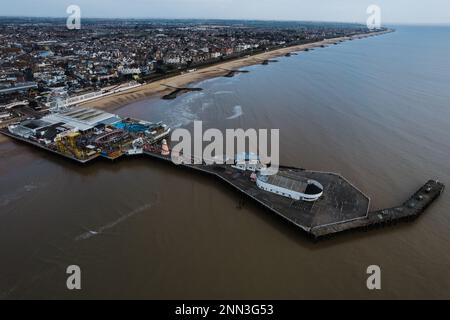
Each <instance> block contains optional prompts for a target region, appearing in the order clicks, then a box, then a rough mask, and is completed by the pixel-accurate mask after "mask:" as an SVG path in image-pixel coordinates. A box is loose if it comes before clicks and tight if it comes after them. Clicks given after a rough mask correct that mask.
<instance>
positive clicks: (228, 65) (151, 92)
mask: <svg viewBox="0 0 450 320" xmlns="http://www.w3.org/2000/svg"><path fill="white" fill-rule="evenodd" d="M387 32H390V31H387ZM384 33H386V31H381V32H372V33H368V34H362V35H355V36H352V37H339V38H332V39H326V40H323V41H319V42H314V43H308V44H303V45H297V46H292V47H286V48H281V49H277V50H273V51H268V52H264V53H261V54H256V55H253V56H250V57H245V58H240V59H237V60H233V61H227V62H224V63H220V64H217V65H214V66H209V67H205V68H201V69H198V70H196V71H194V72H191V73H185V74H182V75H177V76H174V77H171V78H168V79H163V80H158V81H155V82H152V83H149V84H145V85H143V86H141V87H138V88H134V89H130V90H128V91H124V92H120V93H117V94H113V95H110V96H107V97H101V98H99V99H95V100H91V101H88V102H86V103H82V104H81V105H82V106H84V107H89V108H99V109H105V110H109V111H114V110H116V109H118V108H120V107H122V106H124V105H127V104H129V103H131V102H135V101H139V100H143V99H146V98H149V97H154V96H162V95H164V94H167V93H169V92H170V91H172V89H169V88H167V87H165V86H163V84H166V85H170V86H174V87H183V86H187V85H189V84H191V83H195V82H199V81H202V80H206V79H211V78H215V77H220V76H224V75H226V74H227V73H228V72H229V71H227V70H234V69H239V68H242V67H247V66H251V65H256V64H260V63H262V61H264V60H268V59H273V58H277V57H281V56H284V55H285V54H287V53H292V52H298V51H303V50H305V49H313V48H317V47H320V46H327V45H332V44H334V43H336V42H342V41H348V40H350V39H351V40H353V39H362V38H367V37H369V36H374V35H381V34H384ZM224 69H227V70H224Z"/></svg>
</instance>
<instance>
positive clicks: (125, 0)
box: [0, 0, 450, 24]
mask: <svg viewBox="0 0 450 320" xmlns="http://www.w3.org/2000/svg"><path fill="white" fill-rule="evenodd" d="M1 2H2V3H1V4H0V6H1V7H0V16H45V17H62V16H66V8H67V6H68V5H70V4H76V5H79V6H80V7H81V10H82V16H84V17H97V18H116V17H124V18H127V17H136V18H220V19H261V20H309V21H344V22H365V21H366V19H367V14H366V9H367V7H368V6H369V5H370V4H377V5H379V6H380V7H381V10H382V21H383V22H384V23H386V24H388V23H421V24H422V23H427V24H428V23H434V24H450V0H8V1H7V0H1Z"/></svg>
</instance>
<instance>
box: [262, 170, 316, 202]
mask: <svg viewBox="0 0 450 320" xmlns="http://www.w3.org/2000/svg"><path fill="white" fill-rule="evenodd" d="M256 185H257V186H258V188H260V189H262V190H265V191H268V192H271V193H274V194H277V195H280V196H283V197H286V198H290V199H294V200H298V201H300V200H302V201H311V202H312V201H316V200H318V199H319V198H320V197H321V196H322V195H323V186H322V185H321V184H320V183H319V182H317V181H315V180H310V179H306V178H304V179H299V177H295V179H294V178H291V177H289V176H288V175H284V174H282V173H278V174H275V175H262V174H258V176H257V179H256Z"/></svg>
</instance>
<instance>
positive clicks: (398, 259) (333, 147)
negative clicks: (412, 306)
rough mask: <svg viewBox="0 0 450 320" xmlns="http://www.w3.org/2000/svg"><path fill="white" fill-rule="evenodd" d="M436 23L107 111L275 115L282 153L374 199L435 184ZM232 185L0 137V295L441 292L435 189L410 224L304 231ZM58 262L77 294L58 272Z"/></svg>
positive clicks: (439, 63)
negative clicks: (333, 232) (71, 157)
mask: <svg viewBox="0 0 450 320" xmlns="http://www.w3.org/2000/svg"><path fill="white" fill-rule="evenodd" d="M449 35H450V28H431V27H430V28H428V27H423V28H415V27H408V28H399V29H398V31H397V32H396V33H394V34H389V35H385V36H382V37H377V38H370V39H365V40H360V41H353V42H348V43H344V44H341V45H339V46H332V47H329V48H324V49H317V50H315V51H312V52H309V53H305V54H300V55H298V56H293V57H290V58H282V59H280V62H278V63H275V64H271V65H269V66H254V67H250V68H248V69H249V70H251V73H249V74H241V75H239V76H237V77H235V78H231V79H225V78H220V79H213V80H209V81H205V82H203V83H201V84H200V85H201V86H202V87H203V88H204V89H205V90H204V91H203V92H201V93H194V94H189V95H185V96H183V97H182V98H180V99H178V100H176V101H170V102H167V101H160V100H156V99H153V100H149V101H142V102H138V103H134V104H131V105H129V106H125V107H123V108H121V109H119V110H117V113H119V114H120V115H130V116H134V117H140V118H143V119H147V120H163V121H166V122H168V123H169V124H170V125H172V126H174V127H176V126H186V127H189V126H190V125H191V123H192V121H193V120H196V119H198V120H203V121H204V126H205V127H218V128H221V129H224V128H237V127H242V128H251V127H255V128H280V129H281V153H282V155H281V158H282V163H283V164H286V165H295V166H300V167H305V168H309V169H316V170H326V171H335V172H339V173H341V174H343V175H344V176H345V177H347V178H348V179H349V180H351V181H352V182H353V183H354V184H355V185H357V186H358V187H359V188H361V189H362V190H363V191H364V192H366V193H367V194H368V195H369V196H370V197H371V198H372V208H373V209H378V208H383V207H390V206H394V205H397V204H400V203H402V202H403V201H404V200H405V199H407V198H408V197H409V196H410V194H411V193H412V192H414V191H415V190H416V189H417V188H418V187H419V186H421V185H422V184H423V183H424V182H425V181H426V180H428V179H430V178H439V179H440V180H441V181H443V182H445V183H446V184H447V185H449V184H450V161H449V159H450V133H449V132H450V104H449V102H450V90H449V86H450V61H449V59H448V51H449V50H450V43H449V42H448V38H449ZM417 39H421V41H420V42H419V43H417ZM240 199H241V197H240V195H239V194H238V193H236V192H235V191H234V190H232V189H230V188H228V187H226V186H222V185H220V184H219V183H218V182H217V181H215V180H214V179H211V178H209V177H205V176H201V175H198V174H195V173H192V172H189V171H185V170H180V169H177V168H175V167H172V166H168V165H166V164H164V163H159V162H157V161H153V160H151V159H147V158H145V157H143V158H136V159H125V160H121V161H118V162H115V163H110V162H108V161H98V162H95V163H93V164H90V165H87V166H80V165H77V164H73V163H71V162H69V161H66V160H64V159H60V158H57V157H55V156H53V155H50V154H47V153H45V152H41V151H39V150H35V149H33V148H31V147H28V146H25V145H22V144H18V143H15V142H7V143H4V144H1V145H0V257H1V258H0V259H1V264H0V297H1V298H9V299H14V298H177V299H196V298H201V299H206V298H208V299H218V298H226V299H232V298H237V299H240V298H254V299H266V298H268V299H272V298H275V299H283V298H286V299H298V298H450V277H449V269H450V255H449V252H450V213H449V210H450V198H449V197H448V195H447V193H444V194H443V196H442V197H441V198H440V199H439V201H438V202H437V203H436V204H434V205H433V206H432V207H431V208H430V209H429V210H428V211H427V212H426V214H425V215H424V216H422V217H421V218H420V219H418V220H417V221H415V222H413V223H409V224H400V225H397V226H393V227H389V228H386V229H381V230H374V231H371V232H367V233H363V232H358V233H352V234H346V235H342V236H339V237H336V238H335V239H331V240H328V241H325V242H320V243H317V244H314V243H311V242H310V241H309V240H308V239H306V238H305V237H304V236H303V235H302V234H301V233H300V232H299V231H298V230H297V229H295V228H294V227H291V226H289V225H287V224H286V223H285V222H284V221H282V220H281V219H279V218H277V217H275V216H273V215H272V214H270V213H268V212H267V211H265V210H262V209H261V208H260V207H259V206H257V205H255V204H253V203H252V202H249V201H247V202H245V205H244V207H243V208H239V202H240ZM89 230H94V231H97V232H100V234H97V235H94V234H92V233H89ZM72 264H76V265H79V266H80V267H81V269H82V290H81V291H79V292H71V291H68V290H67V289H66V286H65V283H66V274H65V268H66V267H67V266H68V265H72ZM372 264H377V265H380V267H381V269H382V290H381V291H378V292H371V291H368V290H367V288H366V285H365V283H366V277H367V275H366V273H365V272H366V268H367V266H369V265H372Z"/></svg>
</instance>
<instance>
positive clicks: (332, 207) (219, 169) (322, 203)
mask: <svg viewBox="0 0 450 320" xmlns="http://www.w3.org/2000/svg"><path fill="white" fill-rule="evenodd" d="M0 133H2V134H4V135H6V136H8V137H11V138H13V139H16V140H19V141H22V142H26V143H29V144H32V145H34V146H37V147H39V148H41V149H44V150H47V151H50V152H52V153H56V154H58V155H62V156H64V157H66V158H69V159H71V160H75V161H77V162H79V163H86V162H89V161H91V160H93V159H95V158H97V157H99V156H100V155H95V156H93V157H91V158H89V159H83V160H80V159H77V158H75V157H71V156H68V155H65V154H62V153H60V152H58V151H57V150H53V149H51V148H48V147H47V146H45V145H43V144H40V143H38V142H35V141H32V140H30V139H25V138H22V137H19V136H16V135H14V134H12V133H10V132H8V130H6V129H0ZM144 154H145V155H147V156H149V157H152V158H157V159H160V160H163V161H165V162H167V163H169V164H171V165H174V164H173V162H172V161H171V158H170V156H162V155H161V154H160V153H157V152H152V151H149V150H146V151H145V152H144ZM181 166H182V167H185V168H189V169H192V170H195V171H199V172H203V173H206V174H209V175H212V176H215V177H216V178H219V179H220V180H222V181H224V182H226V183H227V184H229V185H231V186H232V187H233V188H235V189H237V190H238V191H239V192H241V193H242V194H244V195H245V196H247V197H249V198H251V199H253V200H254V201H256V202H258V203H259V204H261V205H263V206H264V207H265V208H267V209H269V210H270V211H272V212H274V213H276V214H277V215H279V216H281V217H282V218H284V219H286V220H287V221H289V222H290V223H292V224H294V225H295V226H297V227H299V228H300V229H302V230H303V231H304V232H306V233H307V234H308V235H310V236H312V237H313V238H322V237H326V236H330V235H334V234H337V233H341V232H344V231H348V230H354V229H365V228H370V227H373V226H378V225H385V224H391V223H393V222H396V221H400V220H408V219H413V218H416V217H418V216H419V215H420V214H421V213H423V212H424V211H425V209H426V208H427V207H428V206H429V205H431V204H432V203H433V202H434V201H435V200H436V199H437V198H438V197H439V196H440V194H441V193H442V192H443V191H444V188H445V186H444V185H443V184H442V183H439V182H437V181H432V180H430V181H428V182H427V183H426V184H425V185H424V186H423V187H421V188H420V189H419V190H418V191H417V192H416V193H414V194H413V195H412V196H411V197H410V199H408V200H407V201H406V202H405V203H403V204H402V205H401V206H399V207H395V208H390V209H384V210H379V211H374V212H369V208H370V199H369V197H368V196H366V195H365V194H364V193H363V192H361V191H360V190H359V189H358V188H356V187H355V186H354V185H352V184H351V183H350V182H348V181H347V180H346V179H345V178H343V177H342V176H340V175H338V174H335V173H327V172H317V171H308V170H304V169H298V168H292V167H280V172H282V173H283V175H286V176H289V177H290V178H292V179H299V180H302V179H304V178H306V179H312V180H316V181H318V182H320V183H321V184H322V186H323V187H324V192H323V196H322V197H321V198H320V199H319V200H317V201H315V202H304V201H295V200H293V199H290V198H286V197H282V196H279V195H276V194H273V193H270V192H267V191H264V190H261V189H259V188H258V187H257V185H256V183H255V182H253V181H252V180H251V177H250V172H244V171H240V170H238V169H234V168H232V167H231V166H228V165H210V166H207V165H188V164H186V165H181Z"/></svg>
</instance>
